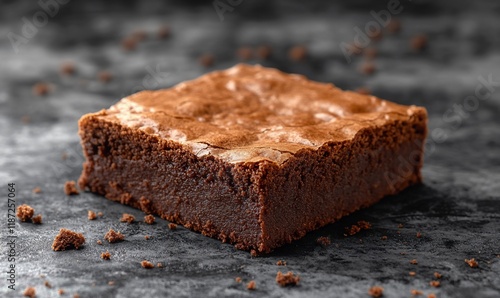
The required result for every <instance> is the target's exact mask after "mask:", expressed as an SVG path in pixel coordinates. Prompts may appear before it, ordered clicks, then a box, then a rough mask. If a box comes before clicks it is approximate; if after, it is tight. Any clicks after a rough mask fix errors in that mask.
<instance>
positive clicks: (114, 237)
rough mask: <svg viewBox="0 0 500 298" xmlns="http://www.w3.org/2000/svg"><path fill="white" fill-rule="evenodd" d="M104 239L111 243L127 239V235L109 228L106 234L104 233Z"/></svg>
mask: <svg viewBox="0 0 500 298" xmlns="http://www.w3.org/2000/svg"><path fill="white" fill-rule="evenodd" d="M104 239H106V240H108V242H109V243H115V242H120V241H123V239H125V236H123V234H122V233H120V232H116V231H115V230H113V229H109V231H108V232H107V233H106V235H104Z"/></svg>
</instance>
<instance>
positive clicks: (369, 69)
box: [359, 61, 377, 75]
mask: <svg viewBox="0 0 500 298" xmlns="http://www.w3.org/2000/svg"><path fill="white" fill-rule="evenodd" d="M376 69H377V68H376V67H375V64H374V63H373V62H370V61H365V62H364V63H363V64H361V67H360V68H359V71H360V72H361V73H363V74H365V75H371V74H373V73H374V72H375V70H376Z"/></svg>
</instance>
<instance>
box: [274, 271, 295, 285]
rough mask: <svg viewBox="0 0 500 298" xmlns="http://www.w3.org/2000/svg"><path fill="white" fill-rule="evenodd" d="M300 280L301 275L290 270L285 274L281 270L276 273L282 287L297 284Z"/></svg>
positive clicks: (277, 280)
mask: <svg viewBox="0 0 500 298" xmlns="http://www.w3.org/2000/svg"><path fill="white" fill-rule="evenodd" d="M299 281H300V277H299V276H296V275H294V274H293V272H292V271H288V272H287V273H285V274H283V273H281V271H278V273H277V274H276V282H277V283H278V284H279V285H280V286H282V287H286V286H296V285H297V284H298V283H299Z"/></svg>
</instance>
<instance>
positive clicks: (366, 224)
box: [357, 220, 372, 230]
mask: <svg viewBox="0 0 500 298" xmlns="http://www.w3.org/2000/svg"><path fill="white" fill-rule="evenodd" d="M357 225H358V227H360V228H361V229H362V230H369V229H371V228H372V224H371V223H369V222H367V221H365V220H360V221H358V223H357Z"/></svg>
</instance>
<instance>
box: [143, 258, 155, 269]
mask: <svg viewBox="0 0 500 298" xmlns="http://www.w3.org/2000/svg"><path fill="white" fill-rule="evenodd" d="M141 266H142V267H143V268H146V269H152V268H154V267H155V265H153V263H151V262H150V261H146V260H144V261H142V262H141Z"/></svg>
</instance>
